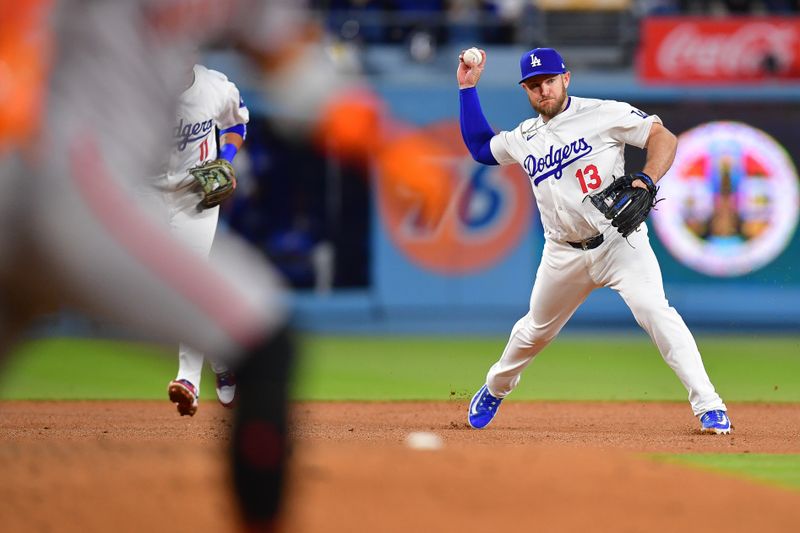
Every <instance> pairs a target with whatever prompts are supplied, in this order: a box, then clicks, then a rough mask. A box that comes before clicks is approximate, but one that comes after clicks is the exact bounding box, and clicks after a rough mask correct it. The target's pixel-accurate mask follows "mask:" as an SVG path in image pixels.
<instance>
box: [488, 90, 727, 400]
mask: <svg viewBox="0 0 800 533" xmlns="http://www.w3.org/2000/svg"><path fill="white" fill-rule="evenodd" d="M654 122H658V123H661V120H660V119H659V118H658V117H657V116H652V117H649V116H647V115H646V114H645V113H643V112H641V111H639V110H638V109H636V108H634V107H631V106H630V105H629V104H626V103H623V102H615V101H612V100H596V99H590V98H576V97H574V96H573V97H570V98H569V101H568V102H567V107H566V108H565V109H564V111H562V112H561V113H559V114H558V115H556V116H555V117H553V118H552V119H550V120H549V121H548V122H546V123H545V122H544V121H543V120H542V119H541V117H538V118H535V119H529V120H526V121H524V122H522V123H521V124H520V125H519V126H518V127H517V128H516V129H514V130H513V131H503V132H500V133H499V134H497V135H495V136H494V137H492V140H491V149H492V154H493V155H494V158H495V159H496V160H497V162H498V163H500V164H510V163H514V162H516V163H519V164H520V165H522V168H524V169H525V172H526V173H527V174H528V176H529V177H530V180H531V187H532V188H533V193H534V195H535V196H536V202H537V204H538V206H539V211H540V213H541V217H542V224H543V226H544V230H545V235H546V237H547V240H546V242H545V246H544V250H543V252H542V260H541V262H540V264H539V268H538V270H537V272H536V280H535V281H534V285H533V290H532V291H531V298H530V310H529V311H528V313H527V314H526V315H525V316H524V317H522V318H521V319H520V320H519V321H518V322H517V323H516V324H515V325H514V328H513V330H512V333H511V336H510V337H509V341H508V343H507V344H506V347H505V349H504V350H503V354H502V355H501V357H500V359H499V360H498V361H497V362H496V363H495V364H494V365H492V367H491V368H490V369H489V372H488V374H487V376H486V384H487V387H488V389H489V391H490V392H491V393H492V394H493V395H495V396H497V397H504V396H506V395H507V394H509V393H510V392H511V391H512V390H513V389H514V388H515V387H516V386H517V384H518V383H519V380H520V376H521V374H522V371H523V370H524V369H525V368H526V367H527V366H528V365H529V364H530V362H531V360H532V359H533V358H534V357H535V356H536V355H537V354H538V353H539V352H540V351H541V350H542V349H543V348H544V347H545V346H547V344H548V343H549V342H550V341H552V340H553V338H555V336H556V335H558V332H559V331H561V328H562V327H563V326H564V324H566V323H567V321H568V320H569V318H570V317H571V316H572V314H573V313H574V312H575V310H576V309H577V308H578V306H580V305H581V303H582V302H583V301H584V300H585V299H586V297H587V296H589V294H590V293H591V292H592V291H593V290H594V289H596V288H598V287H610V288H611V289H613V290H615V291H617V292H618V293H619V294H620V296H621V297H622V298H623V300H625V303H626V304H628V307H630V309H631V311H632V313H633V315H634V316H635V317H636V321H637V322H638V323H639V324H640V325H641V326H642V328H644V330H645V331H647V333H648V334H649V335H650V338H651V339H653V342H655V344H656V346H658V349H659V352H660V353H661V355H662V357H663V358H664V360H665V361H666V363H667V364H668V365H669V366H670V367H671V368H672V369H673V370H674V371H675V373H676V375H677V376H678V378H679V379H680V380H681V383H683V385H684V387H686V390H687V391H688V392H689V401H690V403H691V405H692V410H693V412H694V414H696V415H700V414H702V413H705V412H706V411H709V410H713V409H722V410H725V409H726V407H725V404H724V403H723V402H722V399H721V398H720V397H719V395H718V394H717V393H716V391H715V390H714V386H713V385H712V383H711V380H710V379H709V378H708V375H707V374H706V371H705V368H704V367H703V362H702V359H701V357H700V352H699V351H698V349H697V345H696V343H695V342H694V338H693V337H692V334H691V332H690V331H689V329H688V328H687V327H686V324H684V322H683V320H682V319H681V317H680V315H678V312H677V311H676V310H675V309H674V308H672V307H670V305H669V302H668V301H667V299H666V296H665V294H664V288H663V285H662V282H661V270H660V268H659V266H658V260H657V259H656V256H655V254H654V253H653V250H652V248H651V247H650V241H649V239H648V235H647V226H646V225H644V224H642V226H641V228H640V230H639V231H636V232H634V233H633V234H632V235H631V236H630V237H629V238H628V239H627V240H626V239H623V238H622V237H621V236H620V234H619V233H618V232H617V230H616V228H613V227H610V226H611V224H610V221H608V220H606V218H605V216H604V215H603V214H602V213H600V211H599V210H598V209H597V208H595V207H594V205H592V203H591V202H586V201H584V200H585V199H586V196H587V195H589V194H591V193H594V192H596V191H598V190H600V189H602V188H603V187H606V186H608V184H610V183H611V181H612V179H613V177H614V176H622V175H623V174H624V173H625V152H624V150H625V145H626V144H631V145H633V146H638V147H639V148H644V147H645V145H646V144H647V139H648V137H649V135H650V130H651V128H652V126H653V123H654ZM606 230H608V231H606ZM598 233H601V234H603V236H604V240H603V242H602V243H601V244H600V246H598V247H596V248H591V249H586V250H584V249H576V248H575V247H573V246H569V245H568V244H565V241H568V242H578V241H583V240H586V239H588V238H590V237H594V236H595V235H597V234H598Z"/></svg>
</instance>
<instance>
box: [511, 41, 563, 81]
mask: <svg viewBox="0 0 800 533" xmlns="http://www.w3.org/2000/svg"><path fill="white" fill-rule="evenodd" d="M519 70H520V73H521V74H522V79H521V80H519V82H520V83H522V82H523V81H525V80H527V79H528V78H532V77H533V76H538V75H540V74H563V73H565V72H566V71H567V67H566V65H564V59H563V58H562V57H561V54H559V53H558V52H556V51H555V50H553V49H552V48H534V49H533V50H531V51H530V52H525V53H524V54H522V57H521V58H519Z"/></svg>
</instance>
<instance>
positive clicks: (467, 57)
mask: <svg viewBox="0 0 800 533" xmlns="http://www.w3.org/2000/svg"><path fill="white" fill-rule="evenodd" d="M461 59H462V61H464V64H465V65H467V66H468V67H469V68H472V67H474V66H476V65H479V64H480V62H481V60H482V59H483V56H482V55H481V51H480V50H478V49H477V48H475V47H472V48H469V49H467V50H464V53H463V54H462V55H461Z"/></svg>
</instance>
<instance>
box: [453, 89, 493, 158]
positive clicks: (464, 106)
mask: <svg viewBox="0 0 800 533" xmlns="http://www.w3.org/2000/svg"><path fill="white" fill-rule="evenodd" d="M459 99H460V100H461V115H460V118H461V136H462V137H463V138H464V144H466V145H467V149H468V150H469V153H470V154H472V158H473V159H474V160H475V161H477V162H478V163H483V164H484V165H498V164H499V163H498V162H497V160H496V159H495V158H494V155H492V149H491V146H490V141H491V140H492V137H494V135H495V133H494V130H493V129H492V127H491V126H490V125H489V122H488V121H487V120H486V117H485V116H483V110H482V109H481V102H480V100H479V99H478V91H477V89H475V87H469V88H467V89H461V90H460V91H459Z"/></svg>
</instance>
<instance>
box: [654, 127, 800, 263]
mask: <svg viewBox="0 0 800 533" xmlns="http://www.w3.org/2000/svg"><path fill="white" fill-rule="evenodd" d="M678 141H679V142H678V152H677V155H676V157H675V162H674V164H673V165H672V168H671V170H670V171H669V172H668V173H667V175H666V176H664V178H663V179H662V180H661V181H659V185H660V186H661V191H660V193H659V196H660V197H663V198H666V201H664V202H660V203H659V204H658V207H657V209H656V210H654V211H653V225H654V227H655V229H656V232H657V234H658V236H659V238H660V239H661V241H662V242H663V243H664V245H665V246H666V248H667V250H669V252H670V253H671V254H672V255H673V256H674V257H675V258H676V259H678V260H679V261H680V262H681V263H683V264H685V265H687V266H689V267H690V268H692V269H694V270H696V271H698V272H702V273H704V274H707V275H710V276H719V277H733V276H741V275H744V274H748V273H750V272H752V271H754V270H757V269H759V268H761V267H763V266H765V265H767V264H769V263H770V262H771V261H772V260H773V259H775V258H776V257H777V256H778V255H780V253H781V252H782V251H783V250H784V249H785V248H786V245H787V244H788V243H789V241H790V239H791V238H792V234H793V233H794V230H795V227H796V226H797V219H798V206H799V205H800V199H799V197H798V177H797V170H796V169H795V167H794V164H793V163H792V160H791V159H790V158H789V156H788V154H787V153H786V150H785V149H784V148H783V147H782V146H781V145H780V144H779V143H778V142H777V141H776V140H775V139H773V138H772V137H770V136H769V135H767V134H766V133H764V132H763V131H761V130H759V129H756V128H753V127H752V126H748V125H747V124H743V123H739V122H710V123H707V124H702V125H700V126H697V127H696V128H693V129H691V130H689V131H687V132H685V133H683V134H681V135H680V136H679V137H678Z"/></svg>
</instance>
